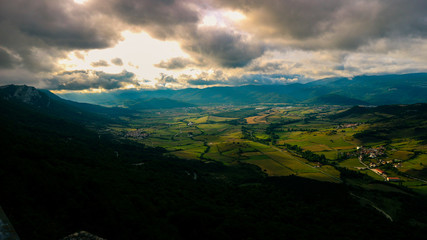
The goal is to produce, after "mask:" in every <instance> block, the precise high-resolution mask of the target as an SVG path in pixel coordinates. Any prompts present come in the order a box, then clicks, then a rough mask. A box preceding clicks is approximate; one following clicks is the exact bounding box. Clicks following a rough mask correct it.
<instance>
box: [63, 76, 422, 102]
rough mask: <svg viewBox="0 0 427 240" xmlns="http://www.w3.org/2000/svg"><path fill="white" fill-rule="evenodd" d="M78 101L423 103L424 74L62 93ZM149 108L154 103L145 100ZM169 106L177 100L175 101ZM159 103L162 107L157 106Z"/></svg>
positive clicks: (65, 96) (64, 96)
mask: <svg viewBox="0 0 427 240" xmlns="http://www.w3.org/2000/svg"><path fill="white" fill-rule="evenodd" d="M59 96H61V97H63V98H65V99H69V100H73V101H78V102H87V103H92V104H103V105H110V106H127V107H129V106H132V105H139V104H138V103H140V102H144V101H148V100H150V99H153V98H154V99H156V98H157V99H170V100H173V101H178V102H180V103H179V104H178V105H181V106H185V103H189V104H194V105H215V104H234V105H245V104H254V103H291V104H295V103H303V104H329V105H384V104H413V103H419V102H427V73H412V74H401V75H397V74H393V75H381V76H357V77H353V78H330V79H322V80H317V81H313V82H309V83H305V84H301V83H292V84H286V85H247V86H239V87H210V88H203V89H198V88H187V89H180V90H172V89H163V90H143V89H141V90H116V91H110V92H103V93H75V92H73V93H63V94H59ZM151 105H152V106H153V107H156V106H155V105H153V104H151ZM173 105H177V104H176V102H175V103H174V104H173ZM162 107H164V106H162Z"/></svg>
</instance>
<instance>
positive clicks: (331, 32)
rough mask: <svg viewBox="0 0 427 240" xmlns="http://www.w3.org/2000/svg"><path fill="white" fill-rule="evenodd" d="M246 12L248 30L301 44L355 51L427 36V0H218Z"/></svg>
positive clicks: (306, 46)
mask: <svg viewBox="0 0 427 240" xmlns="http://www.w3.org/2000/svg"><path fill="white" fill-rule="evenodd" d="M213 2H216V4H217V5H216V6H217V7H225V8H233V9H235V10H240V11H244V13H245V14H246V15H247V17H248V18H247V21H246V22H245V25H244V26H243V28H245V29H246V30H247V31H250V32H253V33H254V34H256V35H257V36H258V37H260V38H269V39H275V40H276V41H279V42H280V41H282V42H283V44H288V45H293V46H297V47H301V48H308V49H318V48H338V49H350V50H354V49H357V48H358V47H360V46H362V45H364V44H367V43H369V41H372V40H376V39H381V38H402V37H403V38H416V37H425V36H426V35H427V21H426V16H427V1H425V0H413V1H407V0H354V1H347V0H322V1H312V0H283V1H276V0H265V1H246V0H236V1H226V0H213Z"/></svg>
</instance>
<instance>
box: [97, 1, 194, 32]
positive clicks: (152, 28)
mask: <svg viewBox="0 0 427 240" xmlns="http://www.w3.org/2000/svg"><path fill="white" fill-rule="evenodd" d="M93 5H94V6H98V7H100V8H102V9H103V11H106V12H110V13H111V14H113V15H116V16H118V17H120V18H121V19H123V20H124V21H126V22H127V23H129V24H133V25H135V26H140V27H143V28H144V29H145V30H148V31H149V32H150V33H151V34H152V35H153V36H155V37H157V38H161V39H165V38H169V37H171V36H172V37H174V36H177V35H179V34H181V33H180V31H183V30H184V29H186V28H188V27H190V28H193V27H194V26H193V25H194V24H196V23H197V22H198V21H199V12H198V11H197V10H196V8H195V6H193V5H194V2H193V1H188V0H186V1H185V0H182V1H180V0H93Z"/></svg>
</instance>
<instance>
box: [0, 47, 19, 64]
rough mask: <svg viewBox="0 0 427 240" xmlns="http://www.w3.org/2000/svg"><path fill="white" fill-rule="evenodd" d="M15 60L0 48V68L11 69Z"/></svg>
mask: <svg viewBox="0 0 427 240" xmlns="http://www.w3.org/2000/svg"><path fill="white" fill-rule="evenodd" d="M15 62H16V60H15V59H14V57H13V56H11V55H10V54H9V53H8V52H7V51H6V50H5V49H3V48H0V68H4V69H8V68H13V67H14V65H15Z"/></svg>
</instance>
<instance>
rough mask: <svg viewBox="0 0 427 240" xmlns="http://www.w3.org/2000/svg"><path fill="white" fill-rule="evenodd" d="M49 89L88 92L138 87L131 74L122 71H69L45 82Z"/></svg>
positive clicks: (133, 75)
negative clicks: (89, 90)
mask: <svg viewBox="0 0 427 240" xmlns="http://www.w3.org/2000/svg"><path fill="white" fill-rule="evenodd" d="M46 83H47V84H48V86H49V89H53V90H88V89H97V88H102V89H107V90H111V89H117V88H122V87H124V86H126V85H127V84H134V85H139V83H138V82H137V80H136V79H135V74H134V73H132V72H127V71H123V72H121V73H118V74H110V73H105V72H101V71H90V70H87V71H69V72H64V73H61V74H58V75H56V76H55V78H52V79H49V80H46Z"/></svg>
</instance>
